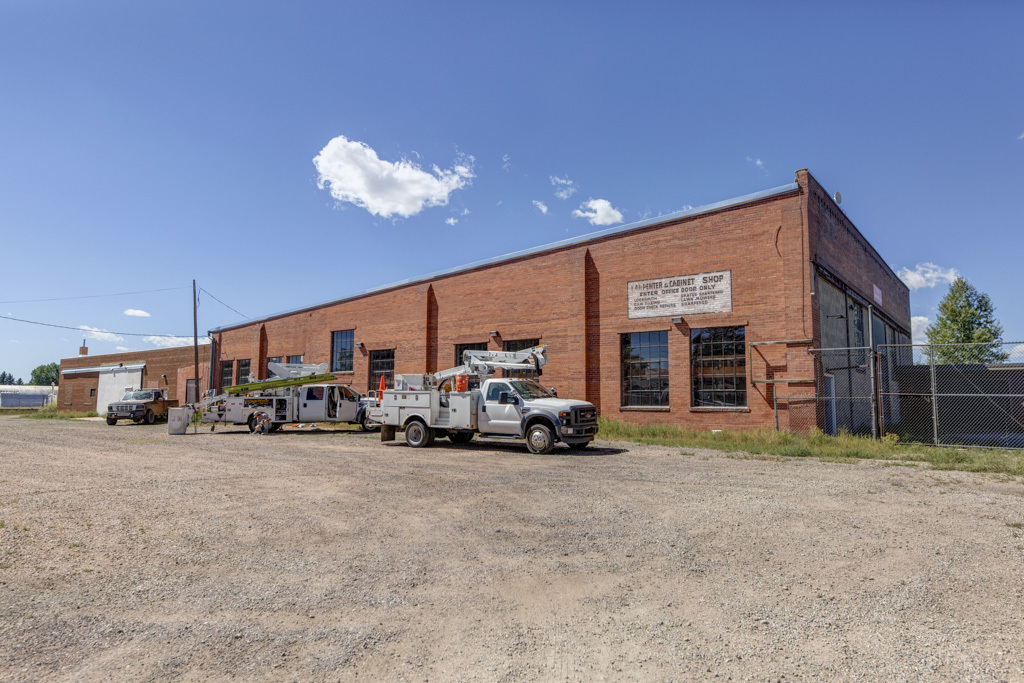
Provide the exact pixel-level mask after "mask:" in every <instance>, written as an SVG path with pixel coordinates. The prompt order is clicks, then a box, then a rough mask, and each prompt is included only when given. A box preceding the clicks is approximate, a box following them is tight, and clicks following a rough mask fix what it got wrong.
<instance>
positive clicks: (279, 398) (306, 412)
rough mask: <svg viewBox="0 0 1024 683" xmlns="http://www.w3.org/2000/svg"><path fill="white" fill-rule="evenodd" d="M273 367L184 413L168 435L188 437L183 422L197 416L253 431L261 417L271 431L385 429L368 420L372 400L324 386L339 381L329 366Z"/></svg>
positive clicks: (342, 387)
mask: <svg viewBox="0 0 1024 683" xmlns="http://www.w3.org/2000/svg"><path fill="white" fill-rule="evenodd" d="M269 365H270V371H271V372H272V373H273V374H274V375H275V376H274V377H271V378H270V379H266V380H259V381H252V382H247V383H245V384H238V385H235V386H230V387H225V388H224V389H222V393H221V394H219V395H217V396H212V397H210V398H207V399H204V400H203V401H201V402H199V403H197V404H195V405H191V406H185V407H184V408H182V409H180V410H182V411H184V412H183V413H182V414H180V415H173V416H172V417H174V418H175V419H172V420H169V424H168V431H170V430H172V429H174V430H176V431H175V432H172V433H184V427H183V426H182V425H180V424H178V421H182V422H184V423H185V424H186V425H187V424H188V422H191V417H192V415H193V414H195V413H197V412H198V413H199V418H200V422H203V423H207V424H209V423H218V422H222V423H227V424H236V425H248V427H249V431H255V430H256V426H257V424H258V421H259V418H260V417H261V416H262V415H266V416H268V417H269V418H270V420H269V430H270V431H276V430H277V429H279V428H281V427H282V426H283V425H286V424H299V423H317V422H320V423H326V422H349V423H352V424H358V425H360V426H361V427H362V428H363V430H365V431H372V430H375V429H379V428H380V426H379V425H377V424H375V423H372V422H370V421H369V420H368V418H367V407H368V406H369V405H370V404H371V403H372V402H373V401H372V399H369V398H365V397H363V396H360V395H359V394H358V393H357V392H355V391H353V390H352V389H351V388H349V387H347V386H345V385H342V384H324V383H323V382H326V381H329V380H333V379H334V376H333V375H331V374H328V373H327V364H326V363H322V364H320V365H302V364H294V363H270V364H269ZM314 382H316V384H314ZM185 412H187V413H188V414H187V415H186V414H184V413H185ZM171 423H173V424H171ZM177 430H180V431H177Z"/></svg>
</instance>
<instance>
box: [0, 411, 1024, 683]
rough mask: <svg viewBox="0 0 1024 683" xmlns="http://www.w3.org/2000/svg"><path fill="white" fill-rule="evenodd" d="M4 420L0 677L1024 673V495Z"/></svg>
mask: <svg viewBox="0 0 1024 683" xmlns="http://www.w3.org/2000/svg"><path fill="white" fill-rule="evenodd" d="M597 445H598V448H595V449H593V450H591V451H589V452H586V453H585V454H570V452H569V451H568V450H561V449H559V450H556V452H555V453H554V454H552V455H548V456H533V455H530V454H529V453H528V452H527V450H526V448H525V447H524V446H521V445H513V444H507V443H482V442H473V443H471V444H470V445H469V446H465V447H455V446H453V445H451V444H449V443H448V442H447V441H439V442H437V445H436V446H435V447H433V448H429V449H411V448H408V447H407V446H406V445H405V444H404V443H403V442H397V443H394V444H389V445H386V444H381V443H380V441H379V439H378V438H377V437H376V436H371V435H364V434H361V433H359V432H358V431H345V430H340V431H336V432H320V433H317V432H312V431H309V430H304V431H288V432H281V433H276V434H271V435H268V436H259V437H257V436H252V435H250V434H249V433H248V432H247V431H246V430H244V429H243V428H231V429H224V428H222V427H219V428H218V429H217V430H216V431H215V432H212V433H211V432H210V431H209V428H205V429H203V430H201V431H200V432H199V433H198V434H189V435H186V436H169V435H168V434H167V430H166V425H159V424H158V425H156V426H152V427H150V426H143V425H132V424H127V423H121V424H118V425H117V426H115V427H108V426H107V425H106V424H104V423H102V422H97V421H74V422H63V421H35V420H28V419H21V418H10V417H5V418H0V522H2V528H0V567H2V569H0V680H5V681H7V680H11V681H14V680H18V681H31V680H72V679H73V680H132V681H134V680H139V681H150V680H157V681H159V680H170V679H185V680H206V679H215V680H220V679H231V678H235V679H244V680H298V681H305V680H353V679H366V680H408V681H420V680H460V681H461V680H483V681H502V680H588V681H589V680H645V681H646V680H693V679H711V678H718V677H721V678H723V679H726V678H732V679H737V680H741V679H743V680H746V679H753V680H778V679H841V680H937V679H945V680H977V681H987V680H1024V616H1022V614H1024V613H1022V609H1021V608H1022V606H1024V595H1022V590H1024V571H1022V570H1024V538H1022V534H1024V528H1022V527H1024V482H1022V481H1020V480H1019V479H1011V478H1006V477H996V476H990V475H971V474H961V473H946V472H934V471H929V470H926V469H918V468H916V467H906V466H899V467H896V466H887V465H886V464H884V463H878V462H864V463H860V464H836V463H822V462H817V461H815V460H806V459H805V460H794V459H785V460H778V459H771V458H764V459H759V458H748V457H735V456H728V455H725V454H721V453H716V452H711V451H680V449H669V448H653V447H631V446H627V445H625V444H611V443H606V442H598V444H597Z"/></svg>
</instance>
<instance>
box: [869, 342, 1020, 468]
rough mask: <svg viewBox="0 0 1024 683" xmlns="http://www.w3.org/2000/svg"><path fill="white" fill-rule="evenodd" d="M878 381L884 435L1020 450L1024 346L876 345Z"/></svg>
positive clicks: (990, 344)
mask: <svg viewBox="0 0 1024 683" xmlns="http://www.w3.org/2000/svg"><path fill="white" fill-rule="evenodd" d="M878 375H879V384H878V387H879V400H880V404H881V405H880V407H881V420H882V429H883V432H884V433H885V434H895V435H897V436H898V437H899V440H900V441H902V442H915V443H925V444H934V445H936V446H976V447H983V448H984V447H990V448H1024V344H1022V343H1020V342H1009V343H988V344H936V345H932V344H886V345H880V346H879V347H878Z"/></svg>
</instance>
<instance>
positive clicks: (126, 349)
mask: <svg viewBox="0 0 1024 683" xmlns="http://www.w3.org/2000/svg"><path fill="white" fill-rule="evenodd" d="M114 350H115V351H131V349H129V348H128V347H127V346H115V347H114Z"/></svg>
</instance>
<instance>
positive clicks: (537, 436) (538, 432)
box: [526, 422, 555, 455]
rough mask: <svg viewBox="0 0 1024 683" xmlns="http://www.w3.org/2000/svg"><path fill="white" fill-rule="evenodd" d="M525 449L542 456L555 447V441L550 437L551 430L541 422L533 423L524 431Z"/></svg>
mask: <svg viewBox="0 0 1024 683" xmlns="http://www.w3.org/2000/svg"><path fill="white" fill-rule="evenodd" d="M526 447H527V448H529V449H530V452H531V453H536V454H537V455H544V454H546V453H550V452H551V449H552V448H554V447H555V439H554V437H553V436H551V428H550V427H548V426H547V425H546V424H543V423H542V422H534V423H533V424H532V425H530V427H529V429H527V430H526Z"/></svg>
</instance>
